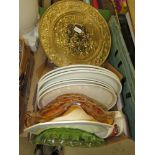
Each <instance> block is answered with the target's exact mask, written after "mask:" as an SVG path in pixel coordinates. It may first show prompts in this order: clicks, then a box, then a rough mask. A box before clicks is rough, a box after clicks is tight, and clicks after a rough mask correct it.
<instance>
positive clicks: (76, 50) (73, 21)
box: [39, 1, 111, 66]
mask: <svg viewBox="0 0 155 155" xmlns="http://www.w3.org/2000/svg"><path fill="white" fill-rule="evenodd" d="M39 37H40V41H41V44H42V47H43V49H44V51H45V53H46V55H47V56H48V58H49V59H50V60H51V61H52V62H53V63H55V64H56V65H58V66H66V65H71V64H91V65H101V64H102V63H103V62H104V61H105V60H106V58H107V56H108V54H109V51H110V48H111V35H110V31H109V28H108V24H107V22H106V21H105V19H104V18H103V17H102V16H101V15H100V14H99V13H98V11H97V10H96V9H95V8H93V7H91V6H90V5H88V4H86V3H84V2H81V1H60V2H57V3H55V4H53V5H51V6H50V7H49V8H48V9H47V10H46V12H45V13H44V15H43V16H42V18H41V21H40V25H39Z"/></svg>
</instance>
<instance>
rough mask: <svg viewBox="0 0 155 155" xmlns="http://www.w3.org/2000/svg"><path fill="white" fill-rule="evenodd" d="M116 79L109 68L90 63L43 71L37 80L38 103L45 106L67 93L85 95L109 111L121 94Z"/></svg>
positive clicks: (120, 87) (119, 84)
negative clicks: (44, 72) (42, 74)
mask: <svg viewBox="0 0 155 155" xmlns="http://www.w3.org/2000/svg"><path fill="white" fill-rule="evenodd" d="M121 89H122V86H121V83H120V81H119V78H118V77H117V76H116V75H115V74H114V73H113V72H111V71H109V70H107V69H105V68H102V67H97V66H92V65H70V66H65V67H61V68H57V69H55V70H52V71H50V72H48V73H46V74H45V75H44V76H42V77H41V79H40V80H39V82H38V89H37V106H38V107H39V109H41V108H42V107H44V106H46V105H47V104H48V103H49V102H51V101H53V100H54V99H56V98H57V97H58V96H60V95H63V94H69V93H78V94H83V95H86V96H88V97H90V98H92V99H94V100H96V101H97V102H99V103H100V104H103V105H104V106H105V107H106V108H107V109H108V110H109V109H111V108H112V107H113V106H114V105H115V104H116V102H117V97H118V96H119V95H120V93H121Z"/></svg>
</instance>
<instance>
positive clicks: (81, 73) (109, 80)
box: [38, 70, 122, 95]
mask: <svg viewBox="0 0 155 155" xmlns="http://www.w3.org/2000/svg"><path fill="white" fill-rule="evenodd" d="M80 78H87V79H90V80H95V81H99V82H104V83H106V84H108V85H110V86H111V87H113V88H114V90H115V92H116V94H117V95H119V94H120V93H121V90H122V85H121V83H120V81H118V80H116V79H115V78H113V77H111V76H110V75H108V74H104V73H102V72H96V71H87V70H75V71H68V72H64V73H60V74H57V75H55V76H50V77H48V78H47V79H46V80H42V81H40V82H39V83H38V92H39V90H40V89H41V88H42V86H43V85H46V84H47V83H51V82H53V83H55V82H58V81H63V80H65V79H80Z"/></svg>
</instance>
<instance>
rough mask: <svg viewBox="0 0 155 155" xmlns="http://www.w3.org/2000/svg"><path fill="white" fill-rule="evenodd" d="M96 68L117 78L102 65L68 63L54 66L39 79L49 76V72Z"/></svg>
mask: <svg viewBox="0 0 155 155" xmlns="http://www.w3.org/2000/svg"><path fill="white" fill-rule="evenodd" d="M82 69H83V70H85V69H87V70H90V69H92V70H96V71H102V72H105V73H107V74H110V75H111V76H113V77H115V78H116V79H118V80H119V78H118V76H117V75H116V74H114V73H113V72H112V71H110V70H108V69H105V68H103V67H99V66H93V65H69V66H64V67H59V68H56V69H54V70H52V71H49V72H48V73H46V74H44V75H43V76H42V77H41V78H40V80H39V81H41V80H43V79H46V78H47V77H48V76H50V75H51V74H52V75H55V74H59V73H62V72H65V71H72V70H82Z"/></svg>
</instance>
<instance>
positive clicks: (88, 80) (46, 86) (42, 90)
mask: <svg viewBox="0 0 155 155" xmlns="http://www.w3.org/2000/svg"><path fill="white" fill-rule="evenodd" d="M74 81H75V82H77V81H78V82H82V83H87V84H97V85H101V86H103V87H106V88H108V89H110V90H112V91H113V92H114V89H113V87H111V86H110V85H108V84H106V83H103V82H99V81H94V80H90V79H74V80H72V79H68V80H63V81H59V82H56V83H53V82H52V81H49V82H48V83H47V84H43V85H42V87H41V89H40V90H39V91H38V92H37V97H39V96H41V95H42V93H44V92H45V91H46V90H48V89H50V88H52V87H54V86H56V85H58V84H59V83H62V82H63V84H64V83H67V82H74Z"/></svg>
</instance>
